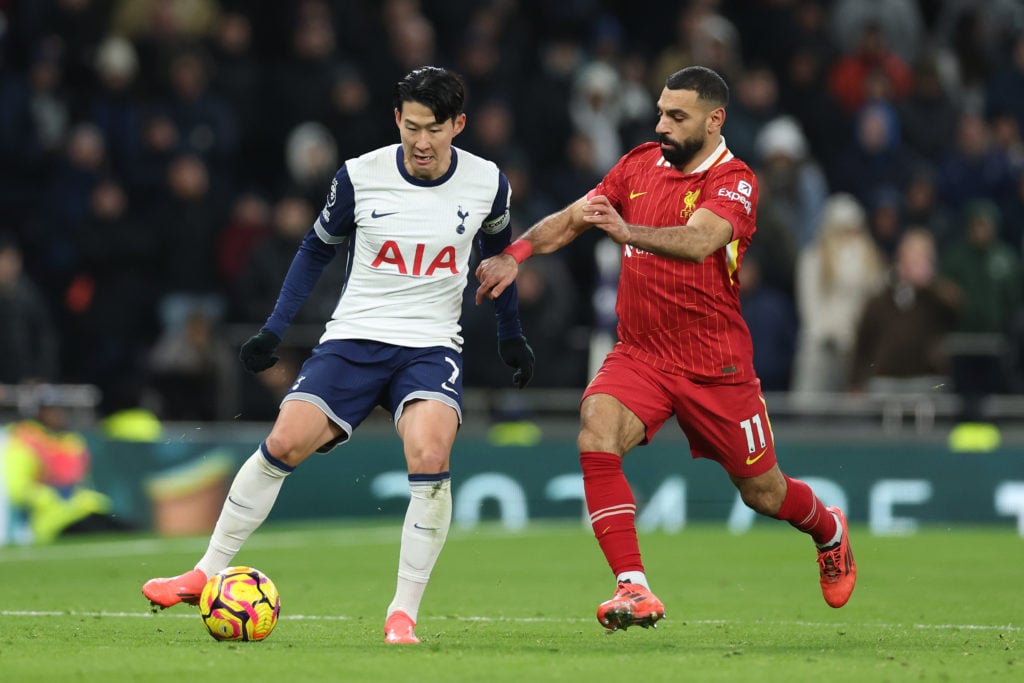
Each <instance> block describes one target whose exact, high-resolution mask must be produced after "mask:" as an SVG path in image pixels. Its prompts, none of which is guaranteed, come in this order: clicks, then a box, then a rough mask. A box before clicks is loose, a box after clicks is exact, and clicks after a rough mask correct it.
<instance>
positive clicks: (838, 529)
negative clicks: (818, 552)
mask: <svg viewBox="0 0 1024 683" xmlns="http://www.w3.org/2000/svg"><path fill="white" fill-rule="evenodd" d="M830 514H831V515H832V516H833V517H835V520H836V535H835V536H833V537H832V540H831V541H829V542H828V543H822V544H821V545H819V546H818V548H830V547H832V546H834V545H837V544H838V543H839V541H841V540H843V523H842V522H841V521H840V520H839V515H837V514H836V513H834V512H833V513H830Z"/></svg>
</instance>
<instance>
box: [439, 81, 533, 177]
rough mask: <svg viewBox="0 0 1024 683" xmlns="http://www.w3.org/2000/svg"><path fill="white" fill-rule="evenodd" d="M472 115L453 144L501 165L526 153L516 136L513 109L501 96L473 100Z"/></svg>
mask: <svg viewBox="0 0 1024 683" xmlns="http://www.w3.org/2000/svg"><path fill="white" fill-rule="evenodd" d="M472 116H473V118H472V121H473V125H472V126H471V127H469V128H468V129H466V130H465V131H464V132H463V133H462V134H461V136H460V137H459V139H458V141H457V142H456V146H457V147H461V148H464V149H466V150H468V151H470V152H473V153H474V154H478V155H480V156H482V157H484V158H485V159H493V160H494V161H495V163H497V164H498V165H499V166H504V161H505V160H506V159H509V158H512V157H520V158H521V157H523V156H525V155H526V152H525V150H523V149H522V147H520V145H519V143H518V141H517V140H516V135H515V132H516V120H515V112H514V111H513V110H512V108H511V107H510V106H509V103H508V102H506V101H505V100H504V99H502V98H491V99H489V100H487V101H485V102H482V103H479V104H477V106H476V109H475V110H474V113H473V115H472ZM513 194H514V192H513Z"/></svg>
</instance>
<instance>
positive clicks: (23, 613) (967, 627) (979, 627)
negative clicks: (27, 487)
mask: <svg viewBox="0 0 1024 683" xmlns="http://www.w3.org/2000/svg"><path fill="white" fill-rule="evenodd" d="M0 617H88V618H96V617H100V618H112V619H117V618H128V619H136V618H138V619H195V617H196V614H195V613H194V612H191V613H185V612H178V613H173V614H162V613H157V612H77V611H74V610H72V611H57V610H53V611H46V610H0ZM358 618H359V617H351V616H347V615H329V614H328V615H323V614H282V615H281V619H282V620H288V621H351V620H353V619H358ZM429 619H430V620H431V621H446V620H451V621H468V622H484V623H512V624H538V623H540V624H575V623H589V622H590V621H591V620H590V619H583V618H575V617H562V618H548V617H486V616H448V615H438V616H432V617H429ZM673 623H675V622H673ZM679 623H681V624H683V625H689V624H695V625H698V626H720V625H729V624H732V625H736V626H740V625H749V624H758V625H766V626H805V627H807V628H837V627H846V628H850V627H854V626H862V627H865V628H874V629H877V628H891V629H900V628H904V629H906V628H909V629H918V630H929V631H1011V632H1019V631H1022V630H1024V627H1022V626H1014V625H1013V624H866V623H865V624H843V623H826V622H814V621H755V622H744V621H729V620H726V619H685V620H683V621H682V622H679Z"/></svg>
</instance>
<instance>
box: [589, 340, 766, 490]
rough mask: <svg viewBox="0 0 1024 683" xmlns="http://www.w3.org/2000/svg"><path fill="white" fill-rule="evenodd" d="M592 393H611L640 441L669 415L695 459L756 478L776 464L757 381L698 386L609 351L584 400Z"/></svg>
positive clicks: (735, 473)
mask: <svg viewBox="0 0 1024 683" xmlns="http://www.w3.org/2000/svg"><path fill="white" fill-rule="evenodd" d="M594 394H608V395H610V396H614V397H615V398H616V399H617V400H618V401H619V402H620V403H622V405H624V406H626V408H628V409H629V410H630V411H632V412H633V414H635V415H636V416H637V417H638V418H640V421H641V422H643V423H644V427H645V429H646V432H645V435H644V441H643V443H645V444H646V443H648V442H649V441H650V440H651V439H652V438H653V437H654V435H655V434H656V433H657V432H658V430H659V429H661V426H662V425H663V424H665V421H666V420H667V419H668V418H670V417H671V416H672V415H673V414H674V415H675V416H676V421H677V422H678V423H679V426H680V427H682V429H683V433H684V434H686V438H687V440H688V441H689V443H690V454H691V455H692V456H693V457H694V458H708V459H710V460H714V461H716V462H718V463H719V464H720V465H721V466H722V467H724V468H725V470H726V471H727V472H728V473H729V474H731V475H733V476H736V477H756V476H757V475H759V474H764V473H765V472H767V471H768V470H770V469H771V468H772V465H774V464H775V440H774V439H773V438H772V428H771V423H769V421H768V410H767V407H766V405H765V402H764V396H763V395H762V394H761V381H760V380H757V379H755V380H752V381H750V382H743V383H741V384H698V383H696V382H693V381H691V380H689V379H687V378H686V377H683V376H682V375H674V374H670V373H667V372H660V371H658V370H653V369H651V368H650V366H648V365H646V364H644V363H641V362H640V361H638V360H635V359H633V358H630V357H629V356H627V355H626V354H624V353H622V352H621V351H618V350H613V351H612V352H611V353H609V354H608V357H607V358H605V361H604V364H602V366H601V369H600V371H598V373H597V376H595V377H594V379H593V380H592V381H591V382H590V385H589V386H588V387H587V390H586V391H584V392H583V398H586V397H587V396H593V395H594Z"/></svg>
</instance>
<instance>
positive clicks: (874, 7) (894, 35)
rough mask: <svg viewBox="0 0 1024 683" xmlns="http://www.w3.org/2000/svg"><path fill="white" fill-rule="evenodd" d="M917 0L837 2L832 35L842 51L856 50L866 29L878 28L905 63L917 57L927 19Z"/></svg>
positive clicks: (846, 0)
mask: <svg viewBox="0 0 1024 683" xmlns="http://www.w3.org/2000/svg"><path fill="white" fill-rule="evenodd" d="M918 4H919V3H917V2H914V0H837V1H836V2H833V3H831V5H832V6H831V8H830V13H831V19H832V35H833V38H834V40H835V43H836V44H837V45H838V46H839V48H840V49H841V50H842V51H843V52H849V51H852V50H854V49H856V48H857V44H856V41H857V38H858V36H861V35H862V34H863V31H864V29H866V28H868V27H872V26H877V27H878V30H879V31H880V32H881V34H882V37H883V38H884V40H885V44H886V45H890V46H892V50H893V51H894V52H896V53H898V54H899V56H900V59H902V60H903V61H904V62H908V63H910V62H913V61H914V60H915V59H916V58H917V54H918V48H919V47H920V44H921V39H922V37H923V35H924V18H923V17H922V16H921V9H920V7H919V6H918Z"/></svg>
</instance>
